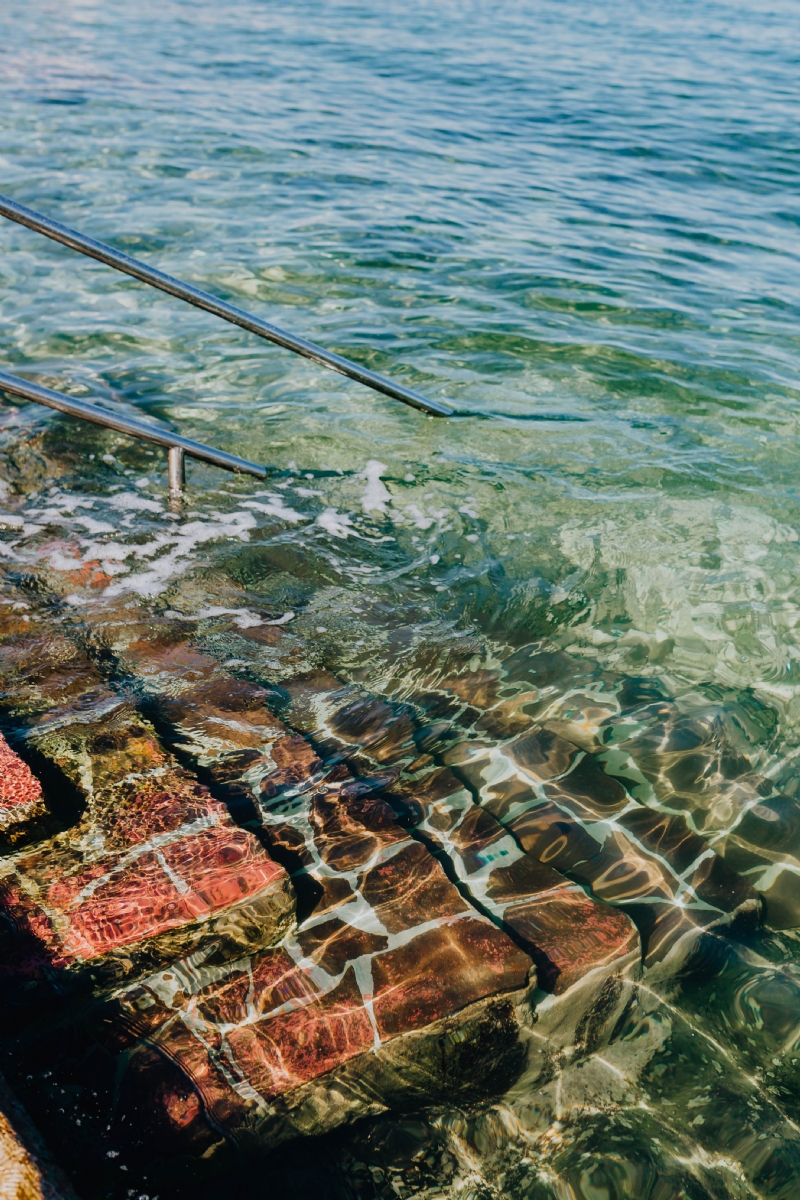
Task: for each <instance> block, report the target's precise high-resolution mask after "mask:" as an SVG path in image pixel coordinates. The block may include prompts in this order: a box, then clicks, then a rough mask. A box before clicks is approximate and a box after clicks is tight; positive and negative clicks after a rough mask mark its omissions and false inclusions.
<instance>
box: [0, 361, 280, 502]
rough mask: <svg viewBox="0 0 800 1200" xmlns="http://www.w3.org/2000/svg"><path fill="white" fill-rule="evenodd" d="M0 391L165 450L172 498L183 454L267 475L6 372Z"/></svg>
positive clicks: (174, 435)
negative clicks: (167, 458)
mask: <svg viewBox="0 0 800 1200" xmlns="http://www.w3.org/2000/svg"><path fill="white" fill-rule="evenodd" d="M0 391H3V392H8V393H9V394H10V395H12V396H21V397H22V398H23V399H24V400H33V401H34V402H35V403H36V404H45V405H47V407H48V408H55V409H58V411H59V412H63V413H68V414H69V415H70V416H71V417H80V418H81V419H82V420H84V421H91V422H92V423H93V424H94V425H102V426H104V427H105V428H106V429H115V430H116V431H117V433H127V434H129V435H130V436H131V437H135V438H140V439H141V440H142V441H145V442H153V444H154V445H156V446H164V447H166V448H167V449H168V450H169V490H170V492H171V493H172V494H173V495H178V494H180V492H181V491H182V488H183V474H184V455H186V454H188V455H189V456H190V458H199V459H200V460H201V461H202V462H207V463H213V465H214V466H215V467H222V468H223V469H224V470H226V471H241V472H243V473H244V474H246V475H255V476H257V478H258V479H265V478H266V475H267V468H266V467H262V466H260V465H259V464H258V463H254V462H249V461H248V460H247V459H246V458H239V456H238V455H237V454H228V453H226V451H225V450H215V449H214V447H213V446H205V445H204V444H203V443H202V442H194V441H192V439H191V438H185V437H181V435H180V434H179V433H171V432H170V430H168V429H159V428H158V426H157V425H150V424H149V423H148V422H147V421H139V420H137V419H136V418H135V417H123V416H122V415H121V414H119V413H115V412H110V411H109V409H107V408H100V407H99V406H98V405H96V404H87V402H86V401H85V400H76V399H74V397H72V396H65V395H64V393H63V392H55V391H53V390H52V388H47V387H42V386H41V384H38V383H31V382H30V381H29V380H27V379H20V378H19V376H17V375H9V374H8V372H7V371H0Z"/></svg>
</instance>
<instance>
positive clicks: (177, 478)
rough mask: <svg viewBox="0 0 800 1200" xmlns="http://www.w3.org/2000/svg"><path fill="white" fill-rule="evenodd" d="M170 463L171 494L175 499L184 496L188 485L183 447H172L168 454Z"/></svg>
mask: <svg viewBox="0 0 800 1200" xmlns="http://www.w3.org/2000/svg"><path fill="white" fill-rule="evenodd" d="M167 457H168V462H169V494H170V496H171V497H172V498H173V499H178V498H179V497H181V496H182V495H183V489H184V486H185V484H186V459H185V457H184V453H183V447H182V446H170V448H169V451H168V452H167Z"/></svg>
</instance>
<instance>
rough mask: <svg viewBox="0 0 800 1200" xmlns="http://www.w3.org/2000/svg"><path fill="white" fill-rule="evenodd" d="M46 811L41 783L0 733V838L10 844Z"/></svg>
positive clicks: (40, 818) (39, 819)
mask: <svg viewBox="0 0 800 1200" xmlns="http://www.w3.org/2000/svg"><path fill="white" fill-rule="evenodd" d="M46 812H47V808H46V805H45V802H44V797H43V795H42V785H41V784H40V783H39V780H38V779H37V778H36V776H35V775H34V774H33V773H32V771H31V769H30V767H29V766H28V764H27V763H25V762H23V761H22V759H21V758H20V757H19V755H18V754H16V753H15V752H14V751H13V750H12V749H11V747H10V746H9V744H8V742H7V741H6V739H5V738H4V737H3V735H2V734H0V838H2V839H3V841H4V842H5V843H6V844H12V845H13V843H14V842H15V841H17V840H19V838H20V837H22V836H23V835H24V834H25V832H26V831H28V830H30V828H31V827H32V826H34V825H35V824H36V823H37V822H38V821H41V820H42V818H43V817H44V816H45V814H46Z"/></svg>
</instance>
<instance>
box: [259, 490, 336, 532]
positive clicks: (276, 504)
mask: <svg viewBox="0 0 800 1200" xmlns="http://www.w3.org/2000/svg"><path fill="white" fill-rule="evenodd" d="M317 494H319V493H317ZM267 496H268V498H269V503H268V504H261V503H260V502H259V501H258V500H244V501H242V508H253V509H255V510H256V512H262V513H265V514H266V515H267V516H269V517H278V519H279V520H281V521H289V522H291V524H293V525H296V524H297V522H298V521H308V520H309V519H310V518H309V517H307V516H305V515H304V514H303V513H299V512H296V511H295V509H293V508H289V506H288V505H286V504H284V502H283V496H276V495H275V494H274V492H268V493H267Z"/></svg>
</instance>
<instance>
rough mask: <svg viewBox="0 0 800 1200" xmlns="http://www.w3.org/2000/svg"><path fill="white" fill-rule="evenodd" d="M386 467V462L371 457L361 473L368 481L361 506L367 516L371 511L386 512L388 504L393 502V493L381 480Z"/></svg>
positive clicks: (360, 476) (361, 476) (361, 477)
mask: <svg viewBox="0 0 800 1200" xmlns="http://www.w3.org/2000/svg"><path fill="white" fill-rule="evenodd" d="M386 469H387V467H386V463H382V462H378V460H377V459H375V458H371V459H370V460H369V462H368V463H367V465H366V466H365V467H364V470H363V471H362V472H361V474H360V475H359V479H364V480H366V483H367V486H366V488H365V489H364V494H363V495H362V497H361V507H362V508H363V510H364V512H365V513H366V514H367V516H369V514H370V513H371V512H379V513H385V512H386V506H387V505H388V504H391V502H392V493H391V492H390V491H389V489H388V488H387V487H386V484H385V483H383V481H382V480H381V475H382V474H383V472H384V471H385V470H386Z"/></svg>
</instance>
